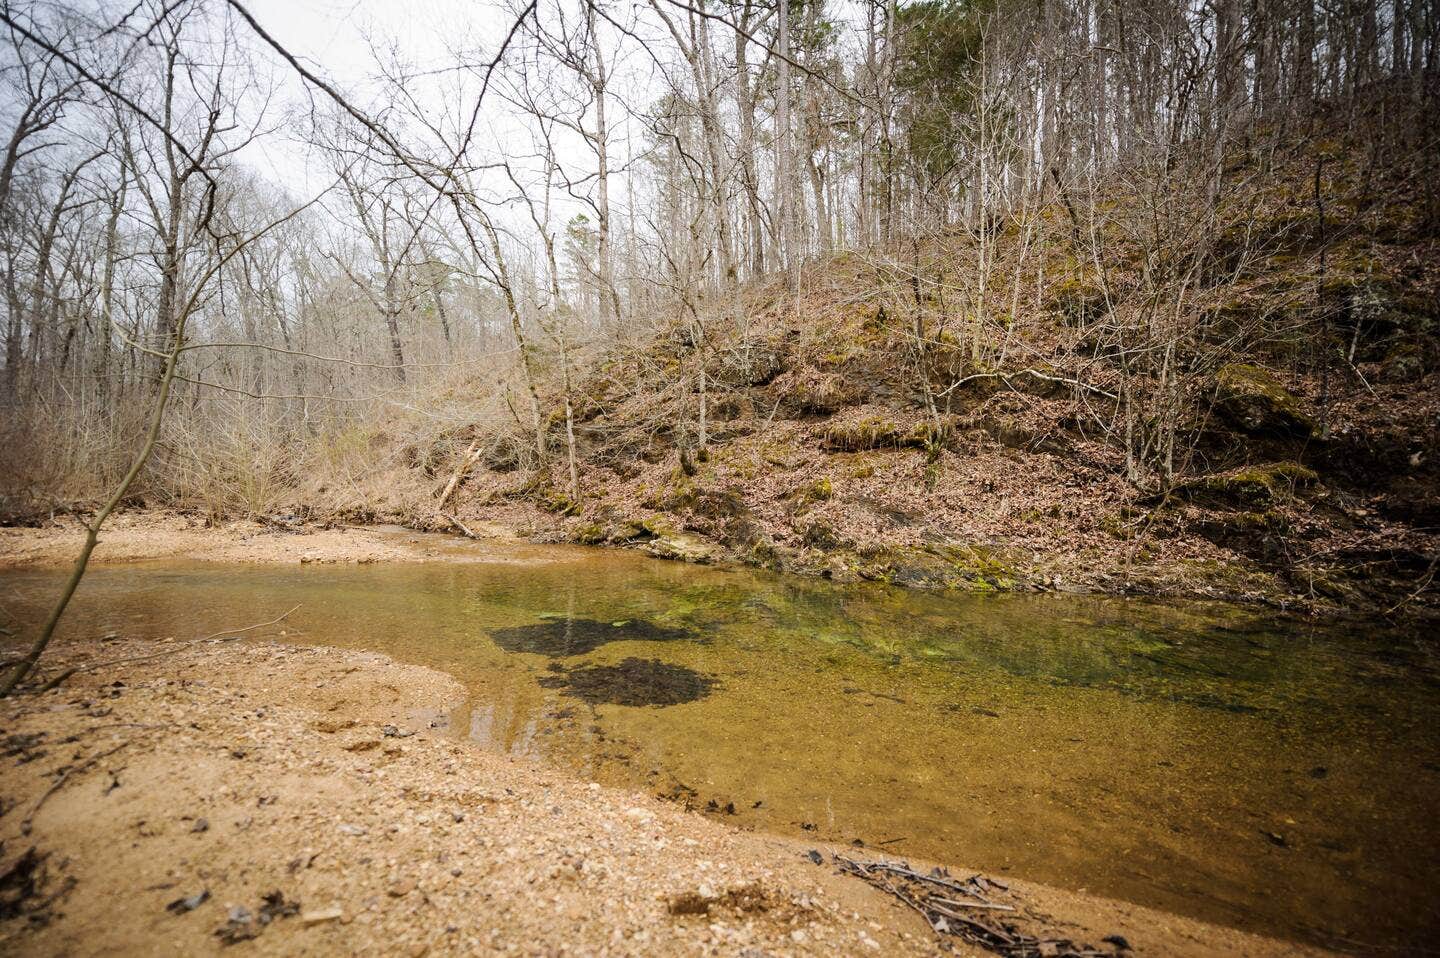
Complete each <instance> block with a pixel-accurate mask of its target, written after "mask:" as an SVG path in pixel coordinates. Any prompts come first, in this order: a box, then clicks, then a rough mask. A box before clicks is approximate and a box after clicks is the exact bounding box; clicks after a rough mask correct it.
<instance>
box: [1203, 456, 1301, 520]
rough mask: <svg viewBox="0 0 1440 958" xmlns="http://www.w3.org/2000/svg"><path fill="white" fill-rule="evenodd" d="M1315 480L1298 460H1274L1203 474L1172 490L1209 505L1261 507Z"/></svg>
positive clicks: (1283, 497)
mask: <svg viewBox="0 0 1440 958" xmlns="http://www.w3.org/2000/svg"><path fill="white" fill-rule="evenodd" d="M1317 479H1318V476H1316V474H1315V472H1314V470H1312V469H1308V468H1306V467H1305V466H1302V465H1300V464H1299V463H1298V462H1274V463H1269V464H1268V465H1262V466H1246V467H1245V468H1243V469H1237V470H1234V471H1232V472H1225V473H1219V474H1217V475H1212V476H1203V477H1201V478H1199V479H1195V480H1192V481H1190V482H1187V483H1183V484H1181V485H1180V486H1178V487H1177V488H1176V493H1177V494H1179V495H1181V496H1183V497H1184V498H1186V499H1190V500H1192V501H1195V502H1201V503H1208V504H1210V505H1212V506H1219V507H1226V508H1231V507H1240V508H1245V509H1256V508H1260V509H1263V508H1264V507H1266V506H1268V505H1270V504H1271V503H1274V502H1276V501H1279V500H1282V499H1286V498H1289V497H1291V496H1293V495H1294V494H1295V492H1296V491H1297V490H1299V489H1304V488H1307V487H1309V486H1311V485H1314V484H1315V482H1316V480H1317Z"/></svg>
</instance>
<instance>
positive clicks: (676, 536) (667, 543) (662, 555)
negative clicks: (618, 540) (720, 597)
mask: <svg viewBox="0 0 1440 958" xmlns="http://www.w3.org/2000/svg"><path fill="white" fill-rule="evenodd" d="M642 548H643V549H644V551H645V552H647V553H649V554H650V555H652V556H654V557H655V558H657V559H672V560H675V561H677V562H693V563H695V564H697V565H708V564H709V563H711V562H714V561H716V560H717V559H719V558H720V554H721V549H720V547H719V546H717V545H716V544H715V543H713V542H709V541H707V540H705V539H702V538H700V537H699V536H692V535H689V534H687V533H684V532H668V533H666V534H664V535H659V536H656V537H655V538H654V539H651V540H650V541H649V542H647V543H645V545H644V546H643V547H642Z"/></svg>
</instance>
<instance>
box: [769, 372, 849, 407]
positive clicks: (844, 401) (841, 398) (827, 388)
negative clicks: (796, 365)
mask: <svg viewBox="0 0 1440 958" xmlns="http://www.w3.org/2000/svg"><path fill="white" fill-rule="evenodd" d="M771 388H772V389H773V390H774V391H775V395H776V396H777V397H778V398H779V400H780V401H781V402H782V403H783V404H784V405H785V408H786V409H789V410H791V411H792V412H795V413H799V414H801V415H812V416H829V415H831V414H833V413H835V412H838V411H839V410H840V409H842V408H844V407H845V406H847V405H849V404H850V403H851V402H852V401H853V399H854V396H853V393H852V391H851V389H850V386H849V383H848V382H847V381H846V379H845V377H843V376H841V375H840V374H839V373H836V372H822V371H821V370H818V369H816V368H815V367H813V366H805V367H802V368H800V369H795V370H791V371H789V372H787V373H785V374H784V375H782V376H780V377H779V378H777V379H776V380H775V382H774V383H772V384H771Z"/></svg>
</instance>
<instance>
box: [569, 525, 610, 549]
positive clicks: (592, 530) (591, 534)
mask: <svg viewBox="0 0 1440 958" xmlns="http://www.w3.org/2000/svg"><path fill="white" fill-rule="evenodd" d="M572 536H573V537H574V539H575V541H576V542H579V543H581V544H582V545H587V546H593V545H599V544H600V543H602V542H604V541H605V540H606V539H608V538H609V536H608V535H607V534H606V532H605V528H604V527H603V526H601V525H600V524H599V523H595V522H587V523H584V524H582V525H580V526H577V527H576V528H575V531H574V532H573V533H572Z"/></svg>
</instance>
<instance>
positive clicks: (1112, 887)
mask: <svg viewBox="0 0 1440 958" xmlns="http://www.w3.org/2000/svg"><path fill="white" fill-rule="evenodd" d="M452 551H453V550H452ZM492 551H493V550H492ZM524 556H525V561H523V562H516V563H511V564H493V563H492V564H457V563H442V562H436V563H431V564H421V565H389V566H359V567H357V566H333V565H332V566H310V565H307V566H295V567H284V568H280V567H264V566H220V565H208V564H190V565H184V564H174V563H159V564H141V565H133V566H125V567H114V568H100V569H96V570H94V571H93V572H92V573H91V575H90V576H89V577H87V579H86V581H85V584H84V586H83V587H82V591H81V594H80V596H79V598H78V600H77V604H76V605H75V606H74V607H73V609H72V614H71V615H70V616H69V617H68V618H67V620H66V623H65V630H66V631H68V633H69V634H71V635H73V636H77V637H88V636H99V635H102V634H104V633H105V632H107V631H109V630H118V631H119V632H121V633H122V634H126V635H136V636H142V637H143V636H160V637H163V636H168V635H173V636H176V637H177V638H188V637H192V636H197V635H204V634H207V633H210V632H214V631H217V630H219V629H221V628H225V627H233V626H236V625H244V624H248V623H251V622H255V621H259V620H263V619H266V618H269V617H271V616H273V615H277V614H279V613H280V612H282V611H284V610H285V609H287V608H289V607H290V606H292V605H295V604H297V603H299V604H300V606H301V608H300V609H299V611H297V612H296V613H295V614H294V615H293V616H292V617H291V619H290V620H289V621H287V622H286V623H285V626H284V627H285V628H286V630H287V632H288V635H287V636H286V641H297V642H309V643H317V644H326V645H336V646H343V647H347V648H363V649H374V650H379V651H383V652H388V653H390V654H392V655H394V656H395V657H397V658H399V659H401V660H404V661H408V662H416V663H421V664H425V665H431V666H435V667H437V668H440V669H444V670H446V671H448V672H450V673H452V674H454V675H456V676H457V677H459V678H460V679H462V680H463V681H464V682H465V683H466V684H467V685H468V686H469V688H470V689H471V692H472V697H471V701H470V702H469V703H468V705H467V706H466V707H465V708H464V709H462V710H461V711H460V713H459V714H457V715H456V716H455V717H454V724H455V731H456V733H457V734H460V735H463V736H465V737H468V738H470V739H473V740H474V741H476V742H478V743H480V744H481V745H483V746H485V747H487V748H492V749H497V750H501V751H507V752H514V753H521V754H526V755H535V756H540V757H542V758H544V759H547V760H549V761H551V762H555V763H558V764H560V765H562V766H567V767H572V768H574V769H575V770H576V771H577V772H578V773H580V774H582V775H584V776H587V777H590V778H594V779H597V780H601V781H606V782H612V783H616V784H624V785H630V786H635V787H640V788H643V789H646V790H648V791H650V792H652V793H655V794H662V795H665V796H667V797H672V798H674V799H675V800H676V801H679V802H683V803H688V804H690V805H691V806H692V807H694V808H696V809H697V810H700V811H708V812H709V813H710V814H714V815H717V816H719V817H721V818H723V819H726V820H727V821H730V822H732V823H734V824H737V825H741V826H750V827H758V828H764V829H770V830H775V831H781V832H792V833H795V834H801V835H813V836H815V837H816V838H819V839H824V840H828V841H835V842H851V841H856V840H858V841H860V842H863V843H865V844H866V845H867V846H870V847H872V848H876V849H881V850H883V851H884V852H885V853H887V854H892V855H896V856H906V855H909V856H915V857H917V858H925V859H934V860H940V861H945V862H950V863H954V864H958V865H962V866H968V867H974V868H979V869H985V870H988V871H991V872H995V873H1001V874H1005V873H1008V874H1013V875H1017V876H1021V877H1024V878H1029V879H1033V880H1038V881H1044V882H1049V883H1053V884H1057V885H1061V886H1065V887H1068V888H1084V889H1088V890H1089V891H1091V892H1095V893H1099V894H1103V895H1107V896H1112V897H1116V898H1123V899H1128V900H1131V901H1135V902H1140V903H1143V904H1146V905H1151V906H1155V907H1160V908H1165V909H1170V910H1173V911H1178V912H1182V913H1184V914H1187V915H1193V916H1196V917H1199V918H1203V919H1207V920H1211V921H1218V922H1222V923H1226V924H1232V925H1236V926H1240V927H1244V928H1247V929H1252V930H1257V931H1263V932H1268V933H1271V934H1276V935H1282V936H1288V937H1293V938H1300V939H1306V940H1314V941H1319V942H1323V943H1328V944H1330V945H1332V946H1334V945H1341V944H1344V943H1345V942H1346V941H1349V942H1351V943H1352V947H1353V948H1354V949H1355V950H1358V951H1373V950H1377V949H1379V948H1380V947H1382V946H1388V947H1387V950H1392V949H1396V948H1397V947H1398V949H1399V950H1401V951H1405V950H1407V949H1408V948H1409V947H1414V946H1423V947H1425V948H1427V949H1428V948H1430V947H1433V944H1432V943H1433V942H1434V941H1435V935H1436V933H1437V932H1440V901H1437V891H1436V889H1437V888H1440V824H1437V814H1440V721H1437V720H1440V663H1437V657H1436V652H1435V649H1436V646H1435V645H1434V643H1433V640H1427V639H1425V638H1423V637H1417V636H1414V635H1407V634H1404V633H1396V632H1394V631H1391V630H1389V629H1388V628H1385V627H1383V626H1376V627H1373V628H1367V627H1364V626H1355V625H1347V626H1344V627H1331V626H1325V625H1321V624H1314V623H1308V624H1307V623H1298V622H1294V621H1282V620H1278V619H1275V618H1273V617H1271V616H1268V615H1266V614H1262V613H1258V612H1254V611H1249V610H1242V609H1235V608H1231V607H1226V606H1220V605H1197V604H1187V605H1177V604H1169V603H1159V602H1148V601H1133V600H1132V601H1124V600H1116V599H1089V598H1079V597H1057V596H999V597H965V596H952V595H940V594H929V593H921V592H912V591H904V590H898V589H892V588H889V587H883V586H871V585H865V586H837V585H832V584H829V583H825V582H819V581H809V580H798V579H791V578H785V577H781V576H775V575H768V574H763V573H757V572H746V571H728V570H717V569H707V568H700V567H695V566H686V565H680V564H675V563H665V562H659V561H655V560H648V559H643V558H640V557H638V556H635V555H631V554H623V553H615V552H603V551H592V550H581V549H567V548H556V549H554V550H553V551H545V550H536V549H535V548H533V547H526V549H525V553H524ZM61 577H62V574H61V573H60V572H57V571H11V572H5V573H0V595H3V604H4V608H5V610H6V611H7V612H8V613H10V614H11V615H12V616H15V617H17V618H18V619H19V621H20V622H22V623H25V624H30V623H33V621H34V620H35V619H36V618H37V617H38V616H39V614H40V610H41V607H42V603H43V602H45V601H48V599H49V597H50V596H51V595H52V594H53V592H54V590H55V588H56V586H57V585H58V583H59V581H60V579H61ZM269 631H270V632H271V633H274V632H276V630H274V629H272V630H269ZM260 640H261V641H263V640H264V639H260Z"/></svg>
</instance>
